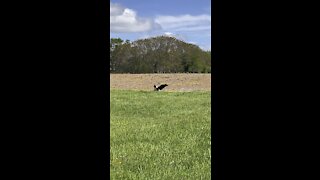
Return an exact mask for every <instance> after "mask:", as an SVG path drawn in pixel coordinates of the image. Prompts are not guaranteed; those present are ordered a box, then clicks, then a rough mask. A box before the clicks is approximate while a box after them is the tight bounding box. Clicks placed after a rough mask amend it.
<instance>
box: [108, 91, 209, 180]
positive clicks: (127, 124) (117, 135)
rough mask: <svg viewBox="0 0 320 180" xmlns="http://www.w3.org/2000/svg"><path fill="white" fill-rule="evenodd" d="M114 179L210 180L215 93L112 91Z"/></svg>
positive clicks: (111, 167)
mask: <svg viewBox="0 0 320 180" xmlns="http://www.w3.org/2000/svg"><path fill="white" fill-rule="evenodd" d="M110 96H111V100H110V110H111V115H110V116H111V122H110V125H111V129H110V143H111V144H110V153H111V157H110V178H111V179H152V180H153V179H161V180H163V179H170V180H172V179H177V180H180V179H192V180H193V179H211V129H210V128H211V125H210V123H211V93H210V92H197V91H195V92H165V91H164V92H153V91H130V90H111V94H110Z"/></svg>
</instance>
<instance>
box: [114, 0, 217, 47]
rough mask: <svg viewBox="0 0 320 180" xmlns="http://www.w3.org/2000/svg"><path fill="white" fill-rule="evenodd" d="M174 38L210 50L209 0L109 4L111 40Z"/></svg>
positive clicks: (120, 0)
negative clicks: (165, 36)
mask: <svg viewBox="0 0 320 180" xmlns="http://www.w3.org/2000/svg"><path fill="white" fill-rule="evenodd" d="M159 35H167V36H174V37H176V38H178V39H181V40H183V41H185V42H188V43H193V44H196V45H198V46H199V47H200V48H202V49H204V50H211V0H111V1H110V37H111V38H118V37H119V38H121V39H123V40H126V39H129V40H130V41H134V40H137V39H142V38H148V37H154V36H159Z"/></svg>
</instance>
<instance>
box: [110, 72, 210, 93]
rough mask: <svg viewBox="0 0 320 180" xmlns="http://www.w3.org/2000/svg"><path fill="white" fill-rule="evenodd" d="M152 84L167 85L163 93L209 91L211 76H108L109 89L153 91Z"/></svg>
mask: <svg viewBox="0 0 320 180" xmlns="http://www.w3.org/2000/svg"><path fill="white" fill-rule="evenodd" d="M154 84H156V85H157V84H168V85H169V86H168V87H166V88H165V89H164V91H210V90H211V74H110V88H111V89H121V90H144V91H153V85H154Z"/></svg>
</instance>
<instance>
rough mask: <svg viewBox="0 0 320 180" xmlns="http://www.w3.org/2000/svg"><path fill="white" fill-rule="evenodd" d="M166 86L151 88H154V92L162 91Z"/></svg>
mask: <svg viewBox="0 0 320 180" xmlns="http://www.w3.org/2000/svg"><path fill="white" fill-rule="evenodd" d="M166 86H168V84H161V85H160V86H156V85H154V86H153V87H154V90H155V91H160V90H162V89H163V88H165V87H166Z"/></svg>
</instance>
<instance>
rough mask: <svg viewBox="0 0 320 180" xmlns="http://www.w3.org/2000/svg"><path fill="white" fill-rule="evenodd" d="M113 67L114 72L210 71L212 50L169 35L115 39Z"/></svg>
mask: <svg viewBox="0 0 320 180" xmlns="http://www.w3.org/2000/svg"><path fill="white" fill-rule="evenodd" d="M110 67H111V68H110V70H111V72H113V73H180V72H195V73H207V72H210V69H211V52H206V51H203V50H201V49H200V48H199V47H198V46H196V45H193V44H188V43H185V42H183V41H181V40H178V39H176V38H174V37H167V36H159V37H154V38H149V39H141V40H137V41H134V42H130V41H128V40H126V41H125V42H124V41H123V40H121V39H120V38H115V39H114V38H112V39H111V40H110Z"/></svg>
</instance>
